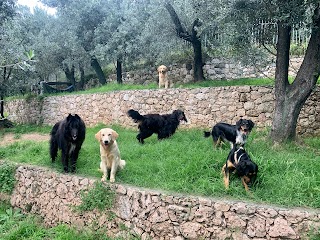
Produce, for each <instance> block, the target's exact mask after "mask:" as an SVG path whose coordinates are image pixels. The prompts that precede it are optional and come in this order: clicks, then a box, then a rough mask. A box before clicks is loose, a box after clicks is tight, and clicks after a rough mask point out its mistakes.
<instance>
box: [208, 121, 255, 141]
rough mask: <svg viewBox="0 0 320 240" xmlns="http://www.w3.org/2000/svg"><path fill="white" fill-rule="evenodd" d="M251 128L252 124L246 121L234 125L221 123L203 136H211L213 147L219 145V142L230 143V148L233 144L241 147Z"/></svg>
mask: <svg viewBox="0 0 320 240" xmlns="http://www.w3.org/2000/svg"><path fill="white" fill-rule="evenodd" d="M253 127H254V123H253V122H252V121H251V120H247V119H240V120H239V121H238V122H237V123H236V125H231V124H228V123H222V122H221V123H217V124H216V125H214V126H213V128H212V131H211V133H210V132H206V131H205V132H204V136H205V137H209V136H210V135H212V139H213V144H214V146H218V145H220V144H221V141H224V142H225V141H228V142H230V144H231V147H233V145H234V144H238V145H242V146H243V145H244V144H245V143H246V141H247V137H248V135H249V133H250V132H251V130H252V128H253Z"/></svg>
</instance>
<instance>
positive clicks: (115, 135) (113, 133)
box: [112, 130, 119, 140]
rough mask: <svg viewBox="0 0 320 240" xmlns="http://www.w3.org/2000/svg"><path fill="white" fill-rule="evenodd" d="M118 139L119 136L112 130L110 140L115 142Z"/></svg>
mask: <svg viewBox="0 0 320 240" xmlns="http://www.w3.org/2000/svg"><path fill="white" fill-rule="evenodd" d="M118 137H119V134H118V133H117V132H116V131H114V130H112V139H113V140H116V139H117V138H118Z"/></svg>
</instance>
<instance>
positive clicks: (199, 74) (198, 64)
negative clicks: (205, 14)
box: [165, 2, 204, 82]
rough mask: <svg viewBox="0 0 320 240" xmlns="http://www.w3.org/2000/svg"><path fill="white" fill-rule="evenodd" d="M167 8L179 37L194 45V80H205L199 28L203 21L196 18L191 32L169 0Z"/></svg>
mask: <svg viewBox="0 0 320 240" xmlns="http://www.w3.org/2000/svg"><path fill="white" fill-rule="evenodd" d="M165 7H166V9H167V10H168V12H169V14H170V16H171V19H172V21H173V23H174V25H175V28H176V32H177V35H178V36H179V38H181V39H184V40H185V41H187V42H190V43H191V44H192V47H193V53H194V56H193V64H194V74H193V80H194V81H195V82H197V81H202V80H204V75H203V62H202V48H201V40H200V37H199V36H198V32H197V28H198V27H200V26H201V22H200V20H199V19H196V20H194V22H193V24H192V28H191V34H190V33H189V32H188V31H187V30H186V29H185V27H184V26H183V25H182V24H181V21H180V19H179V17H178V15H177V13H176V11H175V10H174V8H173V7H172V5H171V4H170V3H169V2H167V3H166V4H165Z"/></svg>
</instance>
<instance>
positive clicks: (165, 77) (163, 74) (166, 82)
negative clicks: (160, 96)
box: [158, 65, 171, 88]
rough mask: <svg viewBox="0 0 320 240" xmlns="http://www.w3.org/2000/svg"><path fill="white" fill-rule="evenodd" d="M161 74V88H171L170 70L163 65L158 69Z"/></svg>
mask: <svg viewBox="0 0 320 240" xmlns="http://www.w3.org/2000/svg"><path fill="white" fill-rule="evenodd" d="M158 73H159V88H161V87H164V88H169V87H171V86H170V85H171V84H170V82H169V79H168V68H167V67H166V66H165V65H161V66H159V67H158Z"/></svg>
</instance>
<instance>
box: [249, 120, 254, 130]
mask: <svg viewBox="0 0 320 240" xmlns="http://www.w3.org/2000/svg"><path fill="white" fill-rule="evenodd" d="M248 123H249V127H250V130H251V129H252V128H253V127H254V122H252V121H251V120H248Z"/></svg>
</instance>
